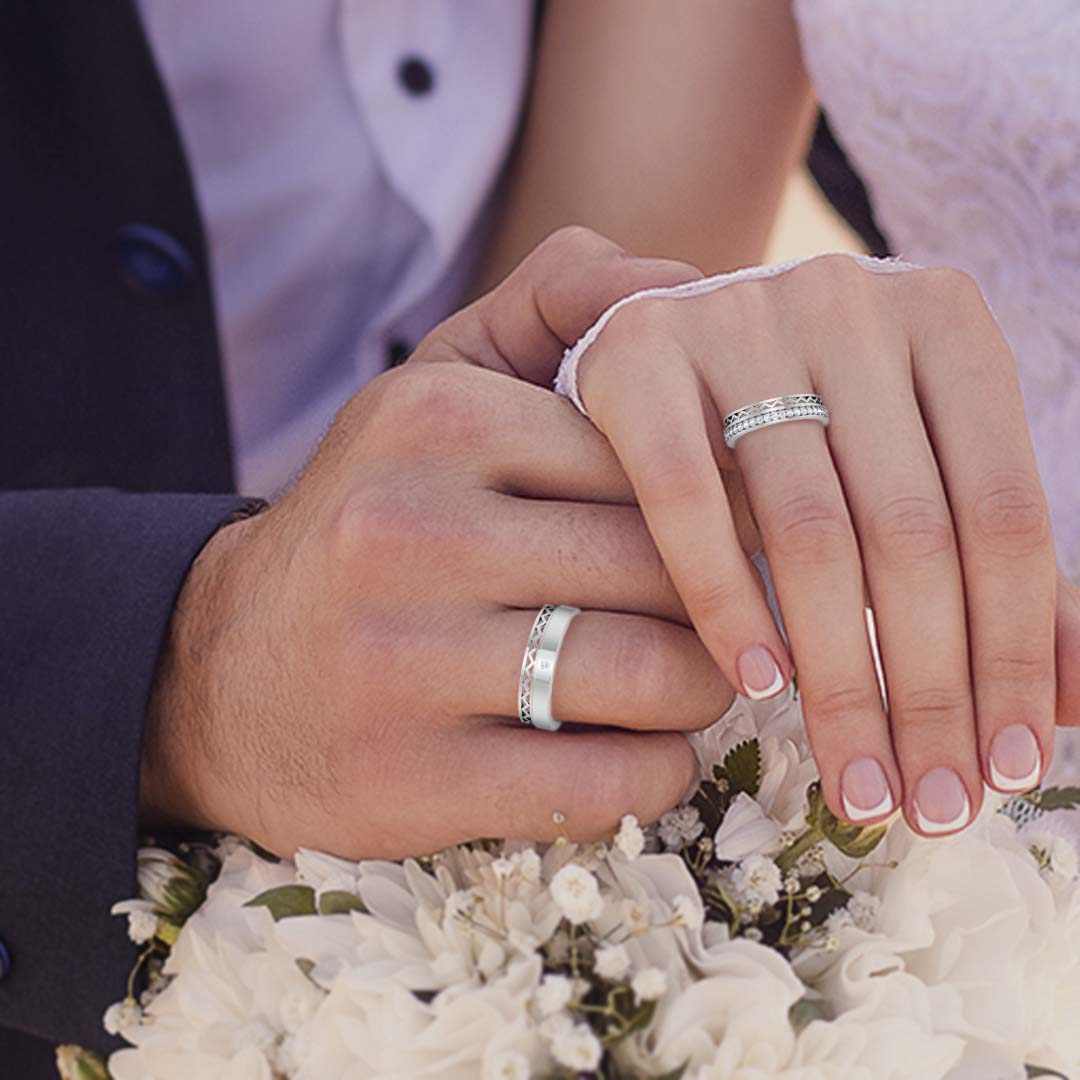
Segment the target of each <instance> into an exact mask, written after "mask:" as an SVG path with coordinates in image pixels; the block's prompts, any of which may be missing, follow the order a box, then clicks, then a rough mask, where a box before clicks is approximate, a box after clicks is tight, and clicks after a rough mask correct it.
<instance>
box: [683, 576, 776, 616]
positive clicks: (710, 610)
mask: <svg viewBox="0 0 1080 1080" xmlns="http://www.w3.org/2000/svg"><path fill="white" fill-rule="evenodd" d="M754 599H755V600H757V599H758V598H757V597H754ZM683 600H684V601H685V603H686V609H687V611H688V612H689V613H690V617H691V618H692V619H693V620H694V622H695V623H696V624H697V625H698V626H701V627H705V628H712V627H716V626H726V625H728V624H730V623H731V619H732V615H733V613H735V612H738V611H742V610H745V609H746V608H747V607H748V606H749V605H748V604H747V597H746V595H745V594H744V592H743V590H742V589H741V588H740V587H739V585H738V584H737V583H736V582H735V581H733V580H731V579H729V578H724V577H719V578H710V579H702V580H700V581H695V582H694V584H693V585H691V586H688V587H687V588H686V589H685V590H684V594H683Z"/></svg>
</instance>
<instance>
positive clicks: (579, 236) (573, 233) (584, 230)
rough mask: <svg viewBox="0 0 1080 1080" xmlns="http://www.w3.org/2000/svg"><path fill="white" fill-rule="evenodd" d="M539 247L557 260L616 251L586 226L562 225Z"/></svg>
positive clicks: (608, 241)
mask: <svg viewBox="0 0 1080 1080" xmlns="http://www.w3.org/2000/svg"><path fill="white" fill-rule="evenodd" d="M540 247H541V248H543V249H545V250H547V251H550V252H552V253H554V254H555V255H556V256H557V257H558V258H559V259H562V258H564V257H566V256H568V255H576V256H581V255H583V254H590V253H591V254H595V253H601V252H603V253H606V252H609V251H613V250H614V251H617V250H618V248H617V246H616V245H615V244H614V243H613V242H612V241H610V240H608V239H607V237H605V236H602V235H601V234H600V233H598V232H597V231H596V230H595V229H590V228H589V227H588V226H587V225H562V226H560V227H559V228H558V229H556V230H555V231H554V232H553V233H551V234H550V235H549V236H548V237H547V238H546V239H545V240H544V241H543V242H542V243H541V245H540Z"/></svg>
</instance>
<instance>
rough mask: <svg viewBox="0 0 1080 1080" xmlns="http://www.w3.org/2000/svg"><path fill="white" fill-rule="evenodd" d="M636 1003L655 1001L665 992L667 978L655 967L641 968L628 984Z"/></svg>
mask: <svg viewBox="0 0 1080 1080" xmlns="http://www.w3.org/2000/svg"><path fill="white" fill-rule="evenodd" d="M630 988H631V989H632V990H633V991H634V997H635V998H636V999H637V1000H638V1001H655V1000H656V999H657V998H658V997H662V996H663V995H664V993H665V992H666V990H667V976H666V975H665V974H664V973H663V972H662V971H661V970H660V969H659V968H655V967H647V968H642V969H641V970H640V971H639V972H638V973H637V974H636V975H635V976H634V979H633V981H632V982H631V983H630Z"/></svg>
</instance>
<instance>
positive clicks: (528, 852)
mask: <svg viewBox="0 0 1080 1080" xmlns="http://www.w3.org/2000/svg"><path fill="white" fill-rule="evenodd" d="M510 861H511V862H512V863H513V864H514V869H515V870H516V871H517V873H518V874H519V875H520V877H521V880H522V881H525V882H528V883H530V884H535V883H536V882H538V881H539V880H540V866H541V863H540V856H539V855H537V853H536V851H535V850H534V849H533V848H526V849H525V850H524V851H515V852H514V853H513V854H512V855H511V856H510Z"/></svg>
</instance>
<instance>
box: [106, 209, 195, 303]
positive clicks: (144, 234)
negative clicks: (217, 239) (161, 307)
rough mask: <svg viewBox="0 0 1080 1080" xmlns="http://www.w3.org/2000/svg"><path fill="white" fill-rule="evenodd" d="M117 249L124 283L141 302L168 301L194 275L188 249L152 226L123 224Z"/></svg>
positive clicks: (193, 267)
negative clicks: (140, 298)
mask: <svg viewBox="0 0 1080 1080" xmlns="http://www.w3.org/2000/svg"><path fill="white" fill-rule="evenodd" d="M116 249H117V254H118V256H119V259H120V276H121V277H122V279H123V281H124V284H125V285H126V286H127V287H128V288H129V289H130V290H131V291H132V292H133V293H135V294H136V295H138V296H140V297H142V298H143V299H148V300H170V299H172V298H173V297H174V296H177V295H178V294H179V293H181V292H183V290H184V289H185V288H186V287H187V285H189V284H190V283H191V280H192V278H193V277H194V276H195V261H194V260H193V259H192V257H191V255H190V254H189V253H188V250H187V248H185V247H184V245H183V244H181V243H180V241H179V240H177V239H176V238H175V237H173V236H170V235H169V234H168V233H167V232H163V231H162V230H161V229H155V228H154V227H153V226H152V225H137V224H133V225H125V226H124V227H123V228H122V229H121V230H120V231H119V232H118V233H117V234H116Z"/></svg>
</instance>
